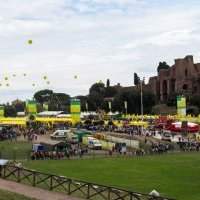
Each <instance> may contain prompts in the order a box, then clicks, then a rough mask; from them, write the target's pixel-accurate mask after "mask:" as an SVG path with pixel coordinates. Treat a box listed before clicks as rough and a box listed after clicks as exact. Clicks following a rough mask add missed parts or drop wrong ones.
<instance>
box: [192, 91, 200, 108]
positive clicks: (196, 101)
mask: <svg viewBox="0 0 200 200" xmlns="http://www.w3.org/2000/svg"><path fill="white" fill-rule="evenodd" d="M190 105H191V106H197V107H198V108H199V109H200V95H199V94H196V95H192V96H191V97H190Z"/></svg>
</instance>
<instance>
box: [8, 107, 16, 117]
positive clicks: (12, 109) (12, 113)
mask: <svg viewBox="0 0 200 200" xmlns="http://www.w3.org/2000/svg"><path fill="white" fill-rule="evenodd" d="M16 116H17V111H16V108H15V107H14V106H13V105H9V104H7V105H5V117H16Z"/></svg>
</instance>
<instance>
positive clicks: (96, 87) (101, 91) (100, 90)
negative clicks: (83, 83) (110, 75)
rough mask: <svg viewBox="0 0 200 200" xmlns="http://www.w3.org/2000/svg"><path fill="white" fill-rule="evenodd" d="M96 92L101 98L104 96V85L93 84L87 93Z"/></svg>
mask: <svg viewBox="0 0 200 200" xmlns="http://www.w3.org/2000/svg"><path fill="white" fill-rule="evenodd" d="M93 92H96V93H98V94H100V95H101V96H104V95H105V85H104V83H95V84H93V85H92V86H91V88H90V90H89V93H90V94H91V93H93Z"/></svg>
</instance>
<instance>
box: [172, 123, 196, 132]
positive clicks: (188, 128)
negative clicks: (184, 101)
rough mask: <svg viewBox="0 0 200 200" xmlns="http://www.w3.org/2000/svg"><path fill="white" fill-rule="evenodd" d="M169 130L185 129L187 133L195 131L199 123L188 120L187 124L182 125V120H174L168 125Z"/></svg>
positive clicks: (180, 130) (178, 130)
mask: <svg viewBox="0 0 200 200" xmlns="http://www.w3.org/2000/svg"><path fill="white" fill-rule="evenodd" d="M169 130H170V131H173V132H182V131H184V130H186V131H187V132H189V133H195V132H198V131H199V125H198V124H195V123H192V122H188V123H187V126H186V127H183V126H182V122H174V123H172V124H171V126H169Z"/></svg>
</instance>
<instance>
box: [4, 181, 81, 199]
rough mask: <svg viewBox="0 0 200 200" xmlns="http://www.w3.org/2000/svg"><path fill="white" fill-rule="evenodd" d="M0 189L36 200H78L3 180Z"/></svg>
mask: <svg viewBox="0 0 200 200" xmlns="http://www.w3.org/2000/svg"><path fill="white" fill-rule="evenodd" d="M0 189H2V190H6V191H9V192H14V193H18V194H22V195H24V196H26V197H30V198H34V199H37V200H47V199H48V200H79V199H78V198H74V197H70V196H67V195H65V194H62V193H58V192H51V191H48V190H43V189H40V188H36V187H31V186H27V185H23V184H20V183H16V182H13V181H7V180H3V179H0Z"/></svg>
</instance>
